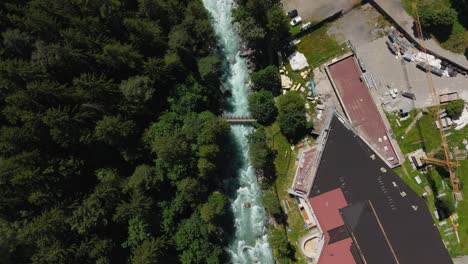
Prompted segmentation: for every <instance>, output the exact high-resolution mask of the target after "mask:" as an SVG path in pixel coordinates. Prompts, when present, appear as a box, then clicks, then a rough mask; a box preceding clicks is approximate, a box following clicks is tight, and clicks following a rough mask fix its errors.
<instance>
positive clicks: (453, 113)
mask: <svg viewBox="0 0 468 264" xmlns="http://www.w3.org/2000/svg"><path fill="white" fill-rule="evenodd" d="M444 108H445V109H446V110H447V115H448V116H450V117H451V118H454V119H457V118H459V117H460V116H461V114H462V112H463V109H465V101H464V100H463V99H458V100H455V101H451V102H449V103H448V104H447V105H445V106H444Z"/></svg>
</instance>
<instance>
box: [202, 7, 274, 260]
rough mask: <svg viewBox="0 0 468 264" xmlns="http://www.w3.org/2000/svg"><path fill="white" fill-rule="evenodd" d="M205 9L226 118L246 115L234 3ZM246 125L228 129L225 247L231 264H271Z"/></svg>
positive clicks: (244, 74)
mask: <svg viewBox="0 0 468 264" xmlns="http://www.w3.org/2000/svg"><path fill="white" fill-rule="evenodd" d="M203 4H204V6H205V8H206V9H207V10H208V11H209V13H210V14H211V16H212V17H213V20H214V21H213V27H214V30H215V32H216V35H217V37H218V43H219V46H220V47H221V49H222V54H223V56H224V58H223V59H224V60H225V61H226V62H227V63H228V64H229V65H228V67H226V68H225V69H226V72H225V80H224V83H223V84H224V87H225V88H226V89H228V90H230V91H231V93H232V97H230V98H229V101H228V104H229V105H228V107H226V113H225V114H226V115H232V116H249V109H248V100H247V99H248V87H247V86H246V84H245V80H247V79H248V70H247V65H246V62H245V60H244V59H243V58H241V57H240V56H239V52H240V38H239V36H238V34H237V33H236V32H235V31H234V29H233V25H232V17H231V13H232V9H233V4H234V0H203ZM251 130H252V129H251V128H250V127H248V126H242V125H235V126H231V136H232V138H233V141H234V142H235V144H236V145H237V148H236V149H237V150H238V153H236V154H235V155H237V156H238V158H239V159H240V160H241V164H242V165H241V166H240V168H238V171H237V172H236V176H237V180H238V184H239V188H238V189H237V191H236V192H235V195H234V197H231V198H232V204H231V209H232V211H233V214H234V217H235V230H236V231H235V235H234V238H233V240H232V242H231V244H230V246H229V248H228V251H229V253H230V254H231V262H232V263H242V264H244V263H245V264H251V263H261V264H269V263H273V262H274V261H273V256H272V252H271V248H270V245H269V243H268V231H267V226H266V225H267V218H266V212H265V209H264V208H263V206H262V204H261V190H260V187H259V185H258V182H257V179H256V177H255V172H254V169H253V168H252V167H251V166H250V164H249V159H248V157H249V155H248V152H249V144H248V142H247V137H246V136H247V135H248V134H249V133H250V132H251Z"/></svg>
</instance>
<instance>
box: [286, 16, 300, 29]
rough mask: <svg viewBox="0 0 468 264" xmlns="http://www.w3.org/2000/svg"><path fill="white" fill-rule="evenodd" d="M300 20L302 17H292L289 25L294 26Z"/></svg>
mask: <svg viewBox="0 0 468 264" xmlns="http://www.w3.org/2000/svg"><path fill="white" fill-rule="evenodd" d="M301 22H302V17H300V16H298V17H295V18H293V20H291V22H289V24H291V26H293V27H294V26H297V25H299V24H300V23H301Z"/></svg>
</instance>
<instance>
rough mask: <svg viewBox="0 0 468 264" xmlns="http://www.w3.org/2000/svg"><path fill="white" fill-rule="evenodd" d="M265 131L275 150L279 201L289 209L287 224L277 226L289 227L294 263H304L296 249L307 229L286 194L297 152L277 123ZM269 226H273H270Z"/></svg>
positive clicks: (276, 184) (297, 209)
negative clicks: (294, 257) (293, 249)
mask: <svg viewBox="0 0 468 264" xmlns="http://www.w3.org/2000/svg"><path fill="white" fill-rule="evenodd" d="M266 132H267V135H268V138H269V142H270V147H271V148H272V149H273V150H275V151H276V153H277V155H276V159H275V168H276V172H277V174H278V175H277V178H276V182H275V187H276V191H277V193H278V197H279V199H280V202H281V201H282V200H284V201H285V203H286V204H287V207H288V209H289V211H288V214H287V226H279V227H278V228H286V229H289V230H290V232H288V239H289V241H290V242H291V244H292V245H293V246H295V249H296V254H295V256H296V260H295V262H294V263H306V261H305V259H304V257H303V256H302V255H301V253H300V252H299V250H298V244H297V243H298V241H299V239H300V238H301V237H302V236H304V235H305V234H307V230H306V229H305V228H304V220H303V218H302V215H301V212H300V211H299V208H298V206H297V205H296V203H295V201H294V199H292V198H291V197H290V196H289V194H288V188H289V187H290V186H291V183H292V181H293V179H294V169H295V167H294V162H295V159H296V156H297V153H298V150H297V149H296V148H295V149H294V150H291V146H290V144H289V143H288V141H287V140H286V138H285V137H284V136H283V135H282V134H281V132H280V129H279V127H278V124H277V123H274V124H273V125H271V126H269V127H267V128H266ZM270 228H274V227H273V226H270Z"/></svg>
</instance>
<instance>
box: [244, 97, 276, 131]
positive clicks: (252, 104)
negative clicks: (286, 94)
mask: <svg viewBox="0 0 468 264" xmlns="http://www.w3.org/2000/svg"><path fill="white" fill-rule="evenodd" d="M249 109H250V112H251V113H252V117H253V118H255V119H257V122H258V123H260V124H269V123H271V122H272V121H274V119H275V117H276V114H277V112H278V110H277V109H276V105H275V101H274V98H273V94H271V92H269V91H265V90H262V91H258V92H255V93H253V94H252V95H250V97H249Z"/></svg>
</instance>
